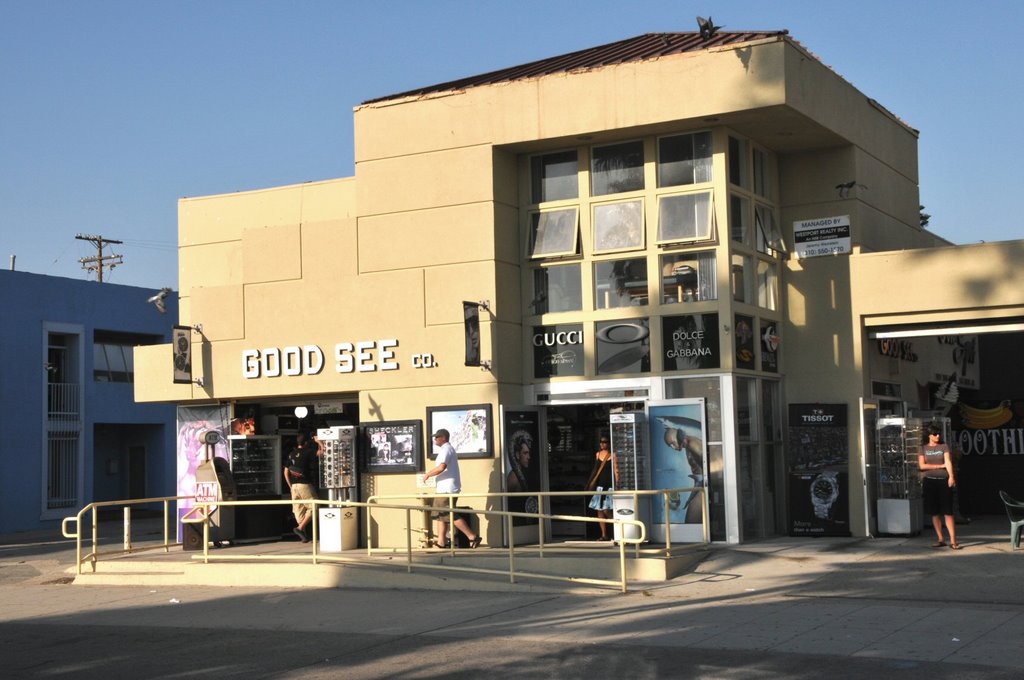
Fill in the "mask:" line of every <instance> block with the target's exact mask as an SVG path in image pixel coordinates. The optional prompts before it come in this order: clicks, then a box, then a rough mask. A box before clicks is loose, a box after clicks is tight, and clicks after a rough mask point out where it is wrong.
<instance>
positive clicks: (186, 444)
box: [176, 406, 231, 540]
mask: <svg viewBox="0 0 1024 680" xmlns="http://www.w3.org/2000/svg"><path fill="white" fill-rule="evenodd" d="M209 430H213V431H215V432H218V433H220V442H218V443H217V444H213V445H210V448H211V449H212V451H211V453H212V454H213V455H214V456H216V457H217V458H223V459H224V460H226V461H229V462H230V460H231V452H230V450H229V449H228V439H227V434H228V409H227V407H226V406H179V407H178V438H177V459H178V462H177V477H178V487H177V492H176V493H177V495H179V496H193V495H194V494H195V492H196V468H198V467H199V464H200V463H202V462H203V460H204V458H205V456H206V455H207V450H206V447H207V444H204V443H203V442H201V441H200V440H199V435H200V434H201V433H203V432H206V431H209ZM193 504H194V503H193V500H192V498H184V499H182V500H180V501H178V517H179V518H180V517H181V516H182V515H183V514H184V513H185V512H186V511H187V510H188V509H189V508H191V507H192V506H193ZM179 531H180V524H179ZM180 538H181V537H180V535H179V540H180Z"/></svg>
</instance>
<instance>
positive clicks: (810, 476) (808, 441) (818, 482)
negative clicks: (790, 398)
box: [788, 404, 850, 536]
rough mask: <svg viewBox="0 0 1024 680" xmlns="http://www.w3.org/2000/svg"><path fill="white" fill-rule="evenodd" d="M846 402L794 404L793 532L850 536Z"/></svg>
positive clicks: (791, 416)
mask: <svg viewBox="0 0 1024 680" xmlns="http://www.w3.org/2000/svg"><path fill="white" fill-rule="evenodd" d="M847 420H848V419H847V407H846V404H790V405H789V460H788V463H789V472H790V474H789V517H790V529H789V533H790V535H791V536H849V535H850V498H849V489H848V488H847V476H848V473H847V466H848V463H849V457H850V452H849V438H848V431H847V430H848V425H847Z"/></svg>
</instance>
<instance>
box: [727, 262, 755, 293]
mask: <svg viewBox="0 0 1024 680" xmlns="http://www.w3.org/2000/svg"><path fill="white" fill-rule="evenodd" d="M753 261H754V260H753V258H752V257H751V256H750V255H740V254H733V256H732V276H731V278H732V299H733V300H735V301H736V302H751V301H752V300H753V299H754V298H753V296H752V295H751V277H750V276H749V275H748V272H751V271H753V269H754V267H753Z"/></svg>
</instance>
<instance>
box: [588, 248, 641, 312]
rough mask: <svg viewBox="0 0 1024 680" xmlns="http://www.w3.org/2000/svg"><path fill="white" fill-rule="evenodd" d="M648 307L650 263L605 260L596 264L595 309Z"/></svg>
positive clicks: (635, 259)
mask: <svg viewBox="0 0 1024 680" xmlns="http://www.w3.org/2000/svg"><path fill="white" fill-rule="evenodd" d="M646 304H647V260H646V259H645V258H642V257H637V258H633V259H629V260H603V261H601V262H595V263H594V306H595V308H597V309H611V308H614V307H630V306H636V305H646Z"/></svg>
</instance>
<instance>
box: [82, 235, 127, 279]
mask: <svg viewBox="0 0 1024 680" xmlns="http://www.w3.org/2000/svg"><path fill="white" fill-rule="evenodd" d="M75 238H76V239H78V240H79V241H88V242H89V243H91V244H93V245H94V246H96V257H82V258H79V259H78V261H79V262H81V263H82V269H84V270H86V271H89V272H91V271H95V272H96V277H97V280H98V281H99V282H100V283H103V268H104V267H107V268H109V269H113V268H114V267H116V266H117V265H119V264H121V262H122V259H121V256H120V255H104V254H103V246H105V245H107V244H110V243H115V244H119V243H122V241H115V240H113V239H109V238H103V237H102V236H90V235H89V234H75Z"/></svg>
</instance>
